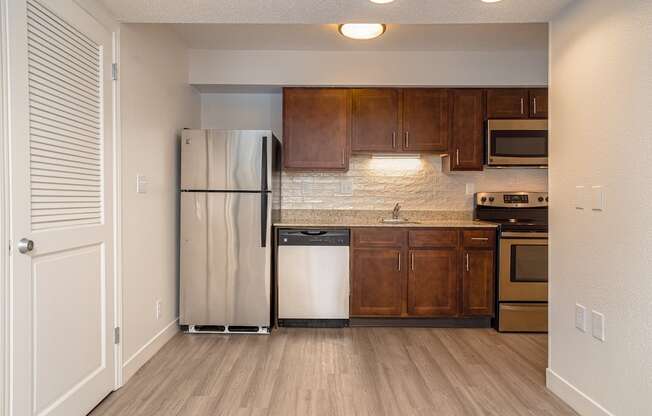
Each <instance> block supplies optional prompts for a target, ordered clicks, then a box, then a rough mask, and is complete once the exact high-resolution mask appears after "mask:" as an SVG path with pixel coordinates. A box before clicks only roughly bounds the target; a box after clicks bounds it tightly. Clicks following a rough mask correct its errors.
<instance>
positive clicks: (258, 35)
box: [170, 23, 548, 51]
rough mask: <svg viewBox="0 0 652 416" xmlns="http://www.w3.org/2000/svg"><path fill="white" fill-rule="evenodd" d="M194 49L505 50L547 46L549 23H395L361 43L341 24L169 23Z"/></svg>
mask: <svg viewBox="0 0 652 416" xmlns="http://www.w3.org/2000/svg"><path fill="white" fill-rule="evenodd" d="M170 26H171V27H173V28H174V30H175V31H176V32H177V33H178V34H179V35H180V36H181V38H182V39H183V40H184V41H185V43H186V44H187V45H188V46H189V47H190V48H193V49H229V50H231V49H235V50H327V51H334V50H367V51H369V50H371V51H373V50H382V51H459V50H464V51H503V50H510V51H513V50H547V49H548V24H547V23H508V24H500V23H488V24H439V25H395V24H391V25H388V27H387V32H386V33H385V34H384V35H383V36H382V37H380V38H378V39H374V40H369V41H358V40H351V39H348V38H345V37H343V36H341V35H339V33H338V32H337V25H334V24H330V25H297V24H188V23H183V24H171V25H170Z"/></svg>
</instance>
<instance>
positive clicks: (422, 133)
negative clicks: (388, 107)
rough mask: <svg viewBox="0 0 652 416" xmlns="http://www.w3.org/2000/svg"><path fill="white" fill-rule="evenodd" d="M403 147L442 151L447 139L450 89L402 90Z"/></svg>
mask: <svg viewBox="0 0 652 416" xmlns="http://www.w3.org/2000/svg"><path fill="white" fill-rule="evenodd" d="M402 136H403V137H402V140H403V141H402V143H403V150H404V151H406V152H411V151H413V152H417V151H427V152H439V151H441V152H445V151H446V150H447V149H448V142H449V140H450V91H449V90H448V89H441V88H407V89H404V90H403V134H402Z"/></svg>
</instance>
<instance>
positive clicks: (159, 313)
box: [156, 299, 161, 321]
mask: <svg viewBox="0 0 652 416" xmlns="http://www.w3.org/2000/svg"><path fill="white" fill-rule="evenodd" d="M159 319H161V300H160V299H158V300H157V301H156V320H157V321H158V320H159Z"/></svg>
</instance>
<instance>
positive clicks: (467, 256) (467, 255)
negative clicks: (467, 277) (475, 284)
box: [466, 252, 471, 272]
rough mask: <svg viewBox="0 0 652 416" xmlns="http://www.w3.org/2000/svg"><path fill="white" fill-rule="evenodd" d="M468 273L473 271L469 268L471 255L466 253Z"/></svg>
mask: <svg viewBox="0 0 652 416" xmlns="http://www.w3.org/2000/svg"><path fill="white" fill-rule="evenodd" d="M466 271H467V272H468V271H471V269H470V268H469V253H468V252H467V253H466Z"/></svg>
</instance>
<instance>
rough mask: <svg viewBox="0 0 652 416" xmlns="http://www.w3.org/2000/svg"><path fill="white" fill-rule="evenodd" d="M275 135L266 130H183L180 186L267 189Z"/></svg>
mask: <svg viewBox="0 0 652 416" xmlns="http://www.w3.org/2000/svg"><path fill="white" fill-rule="evenodd" d="M272 139H273V136H272V132H271V131H266V130H184V131H183V133H182V140H181V189H184V190H217V191H260V190H263V189H268V188H269V185H268V183H269V177H270V175H271V168H272V151H271V149H270V147H271V142H272Z"/></svg>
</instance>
